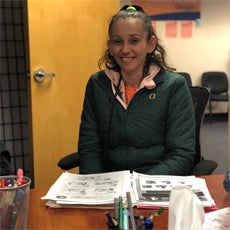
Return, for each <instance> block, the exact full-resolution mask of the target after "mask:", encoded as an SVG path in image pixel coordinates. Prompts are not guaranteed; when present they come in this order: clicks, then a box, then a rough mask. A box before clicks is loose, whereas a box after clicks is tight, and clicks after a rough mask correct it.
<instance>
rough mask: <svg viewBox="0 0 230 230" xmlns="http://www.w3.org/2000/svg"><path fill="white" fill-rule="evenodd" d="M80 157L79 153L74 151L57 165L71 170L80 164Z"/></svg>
mask: <svg viewBox="0 0 230 230" xmlns="http://www.w3.org/2000/svg"><path fill="white" fill-rule="evenodd" d="M79 158H80V157H79V153H78V152H74V153H71V154H69V155H67V156H65V157H63V158H62V159H61V160H60V161H59V162H58V163H57V165H58V167H60V168H61V169H63V170H70V169H73V168H75V167H78V166H79Z"/></svg>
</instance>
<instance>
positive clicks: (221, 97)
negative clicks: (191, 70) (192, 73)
mask: <svg viewBox="0 0 230 230" xmlns="http://www.w3.org/2000/svg"><path fill="white" fill-rule="evenodd" d="M201 82H202V86H203V87H207V88H209V90H210V98H209V118H210V121H212V102H213V101H225V102H228V101H229V95H228V77H227V75H226V73H224V72H218V71H209V72H204V73H203V74H202V76H201Z"/></svg>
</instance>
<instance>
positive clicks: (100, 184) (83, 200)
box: [42, 171, 131, 205]
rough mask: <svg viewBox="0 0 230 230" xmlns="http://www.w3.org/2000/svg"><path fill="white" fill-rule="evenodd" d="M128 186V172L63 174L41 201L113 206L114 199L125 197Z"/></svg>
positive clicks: (128, 189)
mask: <svg viewBox="0 0 230 230" xmlns="http://www.w3.org/2000/svg"><path fill="white" fill-rule="evenodd" d="M130 185H131V184H130V172H129V171H119V172H113V173H101V174H88V175H80V174H72V173H68V172H64V173H62V175H61V176H60V177H59V178H58V180H57V181H56V182H55V183H54V184H53V185H52V187H51V188H50V190H49V191H48V193H47V194H46V195H45V196H44V197H42V199H44V200H50V202H49V204H50V205H51V204H55V203H56V204H69V205H77V204H79V205H101V204H113V202H114V198H115V197H119V196H123V197H125V196H126V192H127V191H130Z"/></svg>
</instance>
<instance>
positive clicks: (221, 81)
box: [201, 71, 228, 94]
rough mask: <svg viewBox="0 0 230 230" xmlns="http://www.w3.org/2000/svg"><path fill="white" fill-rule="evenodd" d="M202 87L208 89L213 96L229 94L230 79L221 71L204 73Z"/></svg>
mask: <svg viewBox="0 0 230 230" xmlns="http://www.w3.org/2000/svg"><path fill="white" fill-rule="evenodd" d="M201 81H202V86H204V87H208V88H209V89H210V93H211V94H221V93H227V92H228V77H227V75H226V73H224V72H220V71H209V72H204V73H203V74H202V76H201Z"/></svg>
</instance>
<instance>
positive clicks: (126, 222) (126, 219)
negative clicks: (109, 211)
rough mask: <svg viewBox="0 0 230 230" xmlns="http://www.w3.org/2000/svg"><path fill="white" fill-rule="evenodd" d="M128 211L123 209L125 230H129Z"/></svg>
mask: <svg viewBox="0 0 230 230" xmlns="http://www.w3.org/2000/svg"><path fill="white" fill-rule="evenodd" d="M128 216H129V214H128V210H127V208H124V209H123V228H122V229H124V230H129V218H128Z"/></svg>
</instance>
